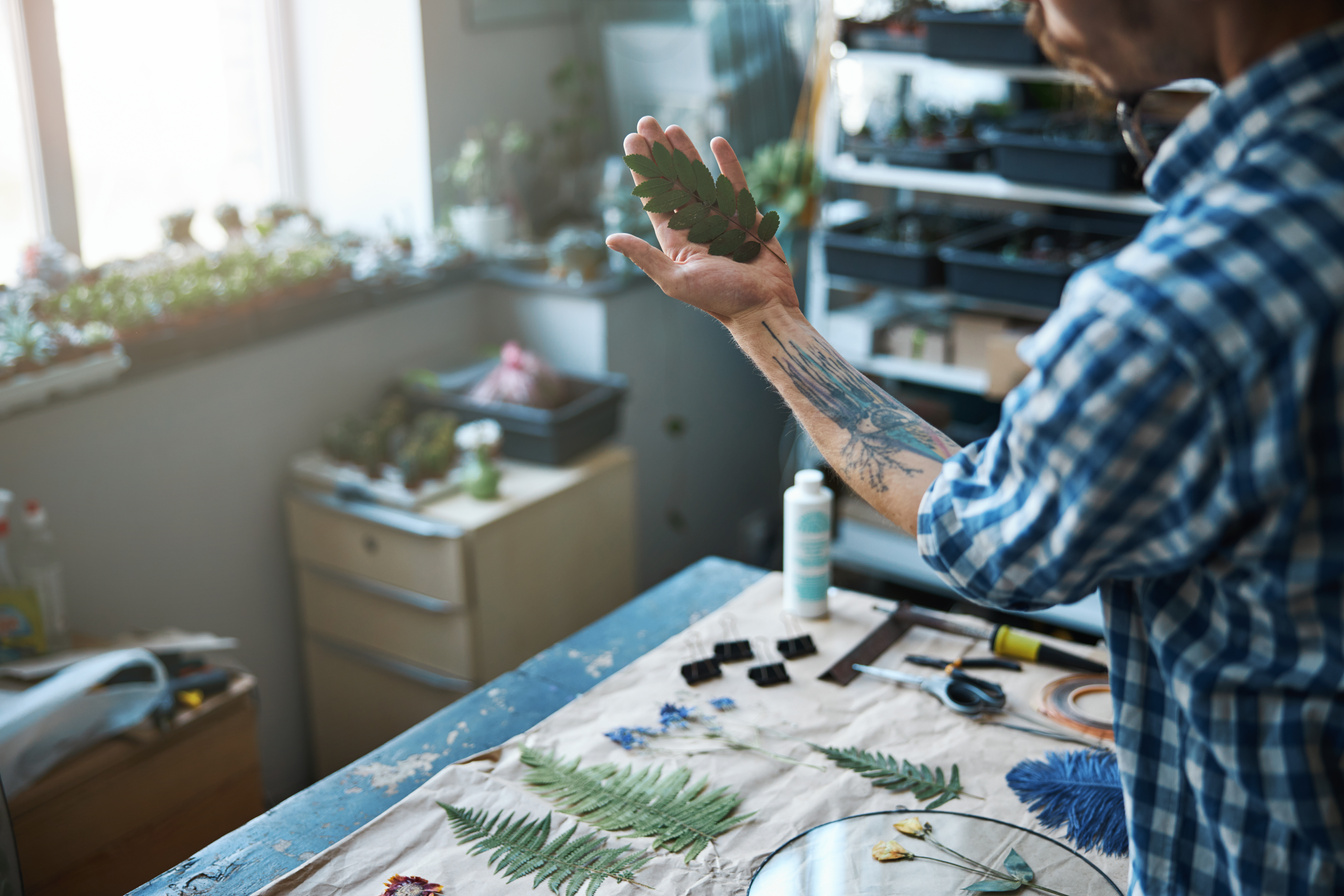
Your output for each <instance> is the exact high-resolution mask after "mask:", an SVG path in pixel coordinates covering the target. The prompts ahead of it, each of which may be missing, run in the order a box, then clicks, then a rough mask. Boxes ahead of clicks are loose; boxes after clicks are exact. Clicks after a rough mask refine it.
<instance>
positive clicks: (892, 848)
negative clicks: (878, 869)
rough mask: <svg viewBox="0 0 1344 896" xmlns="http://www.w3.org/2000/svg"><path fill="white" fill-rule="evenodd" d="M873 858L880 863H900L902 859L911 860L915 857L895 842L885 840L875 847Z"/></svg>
mask: <svg viewBox="0 0 1344 896" xmlns="http://www.w3.org/2000/svg"><path fill="white" fill-rule="evenodd" d="M873 858H875V859H877V860H878V861H879V862H899V861H900V860H901V859H910V858H913V856H912V855H911V854H910V853H909V852H907V851H906V849H905V847H904V846H901V844H899V843H897V842H896V841H895V840H883V841H882V842H881V843H879V844H877V845H876V846H874V847H873Z"/></svg>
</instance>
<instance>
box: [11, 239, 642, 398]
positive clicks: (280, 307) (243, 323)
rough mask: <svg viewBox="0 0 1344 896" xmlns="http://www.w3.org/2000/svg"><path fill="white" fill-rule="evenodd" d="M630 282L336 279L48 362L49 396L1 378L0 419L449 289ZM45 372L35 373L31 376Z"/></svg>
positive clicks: (498, 274)
mask: <svg viewBox="0 0 1344 896" xmlns="http://www.w3.org/2000/svg"><path fill="white" fill-rule="evenodd" d="M636 273H639V272H638V271H636ZM633 279H635V278H634V277H633V276H631V275H628V274H613V275H611V276H608V277H604V278H601V279H598V280H593V281H590V282H587V283H583V284H579V285H570V284H567V283H565V282H564V281H561V280H558V279H556V278H554V277H550V276H547V275H546V274H542V273H522V272H517V271H512V270H509V269H507V268H503V267H500V266H487V265H482V264H480V263H468V264H463V265H457V266H454V267H451V268H448V269H446V270H444V271H441V272H438V273H437V274H434V275H432V276H428V277H425V278H424V279H419V280H413V281H410V280H408V281H402V282H396V283H378V282H372V281H364V282H352V281H342V282H341V283H338V284H336V285H335V286H333V287H332V288H330V289H328V290H327V291H325V292H324V293H322V294H319V295H314V296H308V297H305V298H301V299H293V300H290V301H283V302H276V303H273V304H269V305H265V306H260V307H258V306H252V307H246V308H240V309H237V310H234V309H227V310H224V311H221V312H220V313H219V314H216V315H214V316H212V317H210V318H207V319H205V320H201V321H199V322H197V323H196V324H194V325H192V326H190V327H182V328H171V327H164V328H161V329H158V330H155V331H153V332H151V333H148V334H145V335H144V336H142V337H139V338H134V339H131V340H128V341H126V342H123V343H121V347H120V349H119V350H118V352H117V354H116V356H115V357H116V358H117V363H112V362H113V358H114V356H113V355H110V354H106V353H104V354H100V355H92V356H89V357H87V358H83V359H80V361H77V362H72V363H71V364H65V365H56V366H53V367H51V368H48V369H47V370H48V371H50V372H51V373H52V374H55V375H53V376H52V377H51V381H52V385H51V386H50V387H49V388H48V390H37V391H39V392H40V391H49V392H50V394H47V395H46V396H45V397H37V398H26V399H24V400H23V401H21V402H19V401H13V400H11V401H6V397H7V396H6V388H7V387H15V388H17V387H20V386H22V387H25V389H26V391H28V392H30V393H31V392H33V391H34V390H33V389H32V380H31V379H28V380H25V378H24V377H23V376H19V377H15V378H14V379H11V380H5V381H0V422H5V421H8V420H12V419H13V418H15V417H20V416H22V415H24V414H27V413H31V412H34V411H39V410H42V409H44V408H50V407H52V406H53V405H58V404H63V403H65V402H69V401H74V400H78V399H81V398H85V397H88V396H91V395H97V394H98V393H101V392H104V391H106V390H108V389H110V388H113V387H115V386H117V385H119V384H124V383H131V382H135V381H137V380H139V379H141V378H142V377H145V376H149V375H154V374H158V373H161V372H164V371H168V370H173V369H176V368H180V367H183V366H185V365H188V364H190V363H192V362H195V361H199V360H202V359H205V358H209V357H215V356H218V355H222V354H225V353H228V352H232V351H237V350H239V349H243V348H248V347H250V346H253V345H258V344H261V343H265V342H269V341H270V340H273V339H277V338H282V337H285V336H290V335H293V334H296V333H300V332H303V331H305V330H309V329H312V328H315V327H319V326H322V325H325V324H329V323H336V322H338V321H342V320H345V319H347V318H350V317H353V316H355V315H357V314H360V313H362V312H365V311H377V310H381V309H386V308H390V307H393V306H395V305H398V304H401V303H403V302H409V301H414V300H416V299H419V298H426V297H428V296H430V295H432V294H435V293H437V292H438V291H439V290H441V289H444V288H448V287H454V286H461V285H467V284H471V283H476V282H490V283H497V284H501V285H504V286H508V287H512V288H514V289H520V290H526V291H536V292H554V293H563V294H566V295H574V296H585V297H589V298H605V297H609V296H611V295H614V294H615V293H617V292H619V291H620V290H621V289H623V288H624V287H625V286H627V285H629V284H630V283H631V281H632V280H633ZM95 361H97V362H98V363H95ZM127 362H129V364H128V363H127ZM80 364H82V365H84V366H85V367H86V368H95V367H97V368H101V369H102V372H101V375H95V376H97V377H98V378H97V380H96V381H94V382H80V381H79V377H78V376H71V375H70V374H72V373H74V372H75V371H73V370H72V368H73V367H74V366H75V365H80ZM90 372H91V371H90ZM46 373H47V371H39V372H38V374H36V375H35V376H43V375H44V374H46ZM88 378H89V377H84V379H88ZM58 381H70V382H58ZM71 383H73V386H72V385H71ZM13 395H14V392H11V393H10V396H13Z"/></svg>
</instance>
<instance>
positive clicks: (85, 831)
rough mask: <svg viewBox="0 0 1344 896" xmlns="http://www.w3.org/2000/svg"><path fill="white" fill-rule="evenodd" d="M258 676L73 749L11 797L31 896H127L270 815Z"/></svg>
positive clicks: (237, 679) (16, 836)
mask: <svg viewBox="0 0 1344 896" xmlns="http://www.w3.org/2000/svg"><path fill="white" fill-rule="evenodd" d="M255 687H256V680H255V679H254V678H252V676H250V675H239V676H237V677H235V679H234V681H233V682H232V684H231V685H230V687H229V689H228V690H227V691H225V692H224V693H222V694H217V695H215V696H213V697H210V698H209V699H207V700H206V701H204V702H203V703H202V704H201V705H200V706H198V707H196V708H194V709H191V710H185V711H182V712H179V713H177V714H176V715H175V716H174V718H173V723H172V725H171V727H170V728H169V729H168V730H167V731H159V730H158V729H156V728H155V727H154V726H153V725H151V724H149V723H144V724H142V725H141V726H139V727H137V728H134V729H132V730H131V731H128V732H126V733H124V734H122V735H120V736H118V737H114V738H111V739H109V740H106V741H104V742H102V743H100V744H98V745H97V746H95V747H92V748H90V749H88V750H85V751H84V752H82V753H80V754H78V755H76V756H74V757H71V758H70V759H69V760H67V761H65V762H63V763H61V764H60V765H58V766H57V767H56V768H55V769H53V770H52V771H51V772H49V773H47V774H46V775H44V776H43V777H42V778H41V779H40V780H39V781H37V782H36V783H34V784H33V785H32V786H31V787H29V788H28V789H27V790H25V791H23V792H22V793H20V794H18V795H17V796H15V797H14V798H13V799H11V800H10V807H9V808H10V813H11V815H12V816H13V823H14V839H15V842H16V845H17V846H18V850H19V865H20V868H21V869H22V872H23V882H24V892H25V894H27V896H57V894H60V896H65V894H68V893H80V894H82V896H103V894H107V896H119V894H123V893H126V892H128V891H130V890H132V889H134V888H136V887H138V886H139V885H140V884H143V883H144V882H146V881H148V880H150V879H151V878H153V877H154V876H156V875H158V874H160V873H161V872H164V871H167V870H168V869H169V868H171V867H172V866H173V865H175V864H177V863H178V862H180V861H182V860H183V859H185V858H187V857H189V856H190V855H191V854H192V853H194V852H196V851H197V850H199V849H201V848H202V847H204V846H206V845H208V844H209V843H211V842H212V841H214V840H216V839H217V838H219V837H221V836H223V835H224V834H226V833H228V832H229V831H232V830H233V829H234V828H236V827H238V826H239V825H241V824H243V823H245V822H247V821H249V820H251V819H252V818H254V817H256V816H257V815H259V814H261V813H262V812H263V811H265V808H266V806H265V801H264V798H263V796H262V784H261V759H260V755H259V753H258V750H257V728H256V716H257V712H256V706H255V700H254V698H253V692H254V690H255Z"/></svg>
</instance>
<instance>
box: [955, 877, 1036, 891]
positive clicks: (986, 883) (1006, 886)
mask: <svg viewBox="0 0 1344 896" xmlns="http://www.w3.org/2000/svg"><path fill="white" fill-rule="evenodd" d="M1021 888H1022V882H1021V881H1020V880H992V879H991V880H981V881H976V882H975V883H973V884H971V885H970V886H969V887H962V889H963V890H968V891H970V892H972V893H1011V892H1013V891H1014V890H1020V889H1021Z"/></svg>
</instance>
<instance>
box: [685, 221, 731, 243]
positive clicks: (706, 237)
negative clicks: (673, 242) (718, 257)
mask: <svg viewBox="0 0 1344 896" xmlns="http://www.w3.org/2000/svg"><path fill="white" fill-rule="evenodd" d="M727 229H728V219H727V218H725V217H724V216H723V215H710V216H709V217H708V218H706V219H705V220H703V221H701V222H700V223H699V224H697V225H695V226H694V227H692V228H691V232H690V233H688V234H686V239H688V240H690V241H691V242H693V243H708V242H711V241H713V240H716V239H718V238H719V237H720V236H722V235H723V232H724V231H725V230H727Z"/></svg>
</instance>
